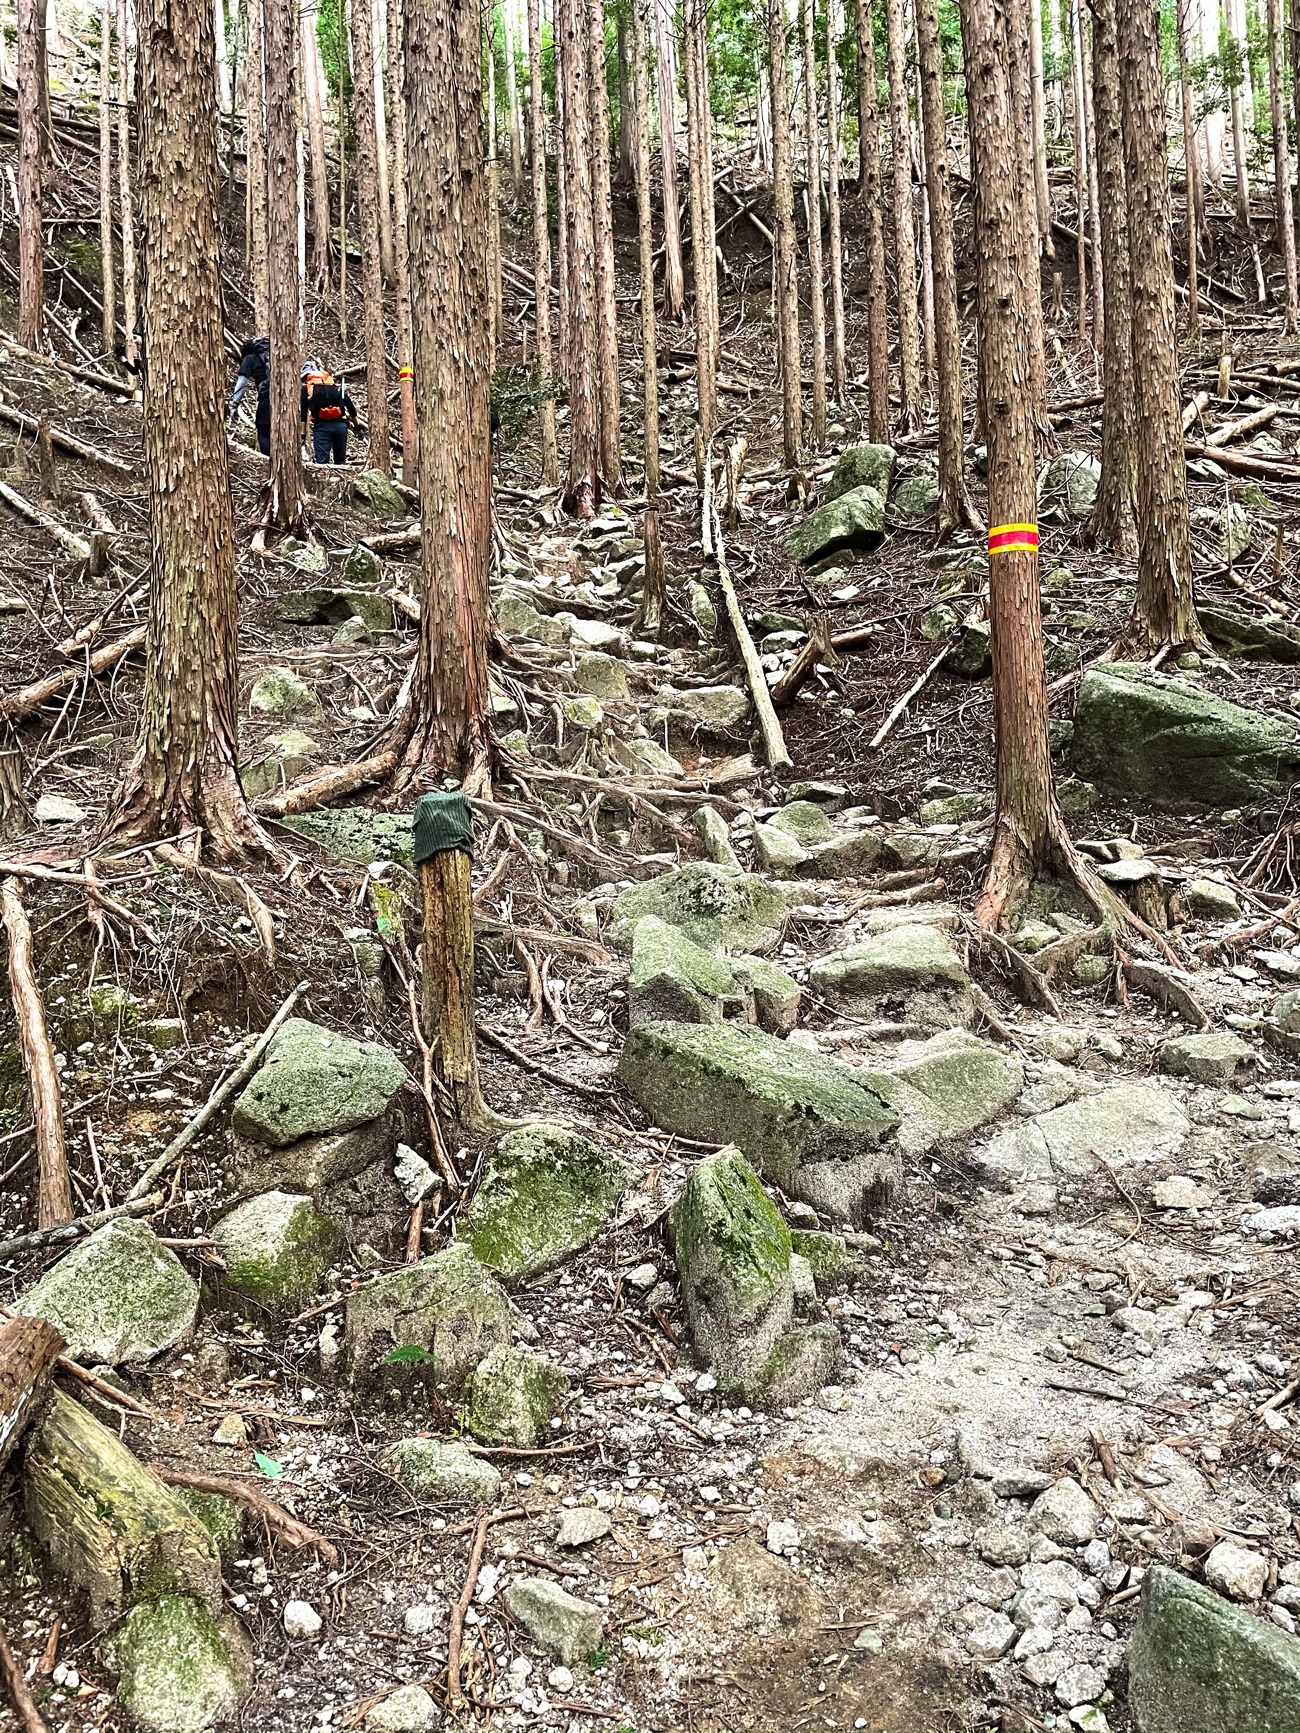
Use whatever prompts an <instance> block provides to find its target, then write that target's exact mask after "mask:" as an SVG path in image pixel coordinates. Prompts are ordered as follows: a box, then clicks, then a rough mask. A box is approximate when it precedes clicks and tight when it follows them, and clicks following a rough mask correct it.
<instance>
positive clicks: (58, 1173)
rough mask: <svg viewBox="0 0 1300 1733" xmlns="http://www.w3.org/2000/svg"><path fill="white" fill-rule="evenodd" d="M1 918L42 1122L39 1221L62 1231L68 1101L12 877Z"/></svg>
mask: <svg viewBox="0 0 1300 1733" xmlns="http://www.w3.org/2000/svg"><path fill="white" fill-rule="evenodd" d="M0 917H3V920H4V928H5V932H6V933H7V934H8V935H9V992H10V994H11V996H12V998H13V1002H14V1019H15V1021H16V1022H17V1025H18V1045H19V1048H20V1049H21V1051H22V1056H23V1068H24V1069H25V1071H26V1072H27V1085H28V1088H29V1089H30V1091H31V1097H32V1118H33V1119H34V1120H35V1121H36V1133H35V1135H36V1169H37V1176H38V1177H37V1182H36V1222H37V1226H38V1227H43V1228H52V1227H58V1226H59V1225H60V1224H61V1223H63V1222H69V1221H71V1220H72V1186H71V1184H70V1182H69V1179H68V1157H67V1151H66V1149H65V1148H64V1143H63V1097H62V1096H61V1094H60V1092H59V1073H58V1070H57V1069H56V1067H55V1064H54V1049H53V1048H52V1047H51V1046H50V1034H49V1030H48V1028H47V1027H46V1023H45V1001H44V1000H43V999H42V998H41V990H40V988H39V986H38V985H37V983H36V972H35V969H34V967H33V964H32V929H31V924H30V922H29V921H28V919H27V911H26V910H25V909H24V908H23V898H22V891H21V890H20V888H19V884H18V880H17V879H15V878H7V879H5V880H4V882H3V884H2V885H0Z"/></svg>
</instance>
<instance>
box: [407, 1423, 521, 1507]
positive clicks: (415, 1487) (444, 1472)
mask: <svg viewBox="0 0 1300 1733" xmlns="http://www.w3.org/2000/svg"><path fill="white" fill-rule="evenodd" d="M384 1460H385V1463H386V1465H387V1467H388V1469H389V1472H390V1473H391V1474H393V1475H394V1476H395V1477H396V1478H397V1479H398V1480H399V1481H401V1483H402V1485H403V1486H404V1487H405V1488H406V1490H407V1491H408V1492H409V1493H412V1494H413V1495H414V1496H415V1497H416V1498H428V1499H433V1500H434V1501H435V1502H443V1503H447V1504H491V1503H492V1500H493V1499H494V1498H495V1497H496V1496H497V1494H498V1492H500V1490H501V1476H500V1474H498V1472H497V1471H496V1469H495V1468H493V1466H492V1464H491V1463H490V1462H487V1461H485V1460H484V1459H483V1457H481V1456H474V1455H473V1454H472V1453H471V1452H470V1451H468V1450H467V1449H466V1448H465V1446H464V1445H463V1444H446V1443H444V1442H443V1441H442V1440H441V1439H440V1438H399V1439H398V1441H397V1443H396V1444H394V1445H392V1446H391V1447H390V1449H389V1450H388V1452H387V1454H386V1456H385V1458H384Z"/></svg>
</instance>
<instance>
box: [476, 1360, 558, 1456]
mask: <svg viewBox="0 0 1300 1733" xmlns="http://www.w3.org/2000/svg"><path fill="white" fill-rule="evenodd" d="M568 1388H569V1380H568V1379H567V1378H566V1377H565V1375H564V1373H563V1372H562V1371H561V1370H560V1368H559V1367H558V1366H556V1365H555V1364H554V1363H553V1362H552V1361H550V1360H547V1359H545V1358H544V1357H543V1356H542V1355H541V1354H535V1353H534V1352H533V1350H532V1349H531V1348H504V1347H503V1348H494V1349H493V1350H492V1352H491V1353H490V1354H488V1355H487V1356H486V1357H485V1358H484V1359H483V1360H481V1361H480V1362H479V1364H478V1366H477V1367H476V1368H475V1370H474V1373H473V1376H472V1377H471V1379H470V1382H469V1388H468V1391H467V1396H468V1401H467V1404H466V1408H465V1424H466V1425H467V1426H468V1427H469V1429H470V1431H471V1432H472V1433H473V1434H474V1436H475V1438H478V1439H481V1440H482V1442H483V1443H484V1444H507V1445H513V1446H515V1447H516V1448H517V1449H521V1450H527V1449H530V1448H531V1447H532V1446H533V1445H535V1444H536V1443H537V1441H538V1439H539V1438H540V1437H541V1436H542V1434H543V1433H544V1432H545V1431H546V1429H547V1428H548V1427H549V1426H550V1423H551V1421H552V1420H553V1419H554V1418H555V1416H556V1414H557V1413H558V1412H559V1408H560V1404H561V1403H562V1402H563V1401H564V1398H565V1396H566V1394H567V1393H568Z"/></svg>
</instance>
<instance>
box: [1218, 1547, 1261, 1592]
mask: <svg viewBox="0 0 1300 1733" xmlns="http://www.w3.org/2000/svg"><path fill="white" fill-rule="evenodd" d="M1205 1580H1206V1582H1207V1583H1209V1585H1210V1587H1211V1588H1212V1589H1218V1591H1219V1593H1220V1594H1222V1595H1229V1596H1230V1597H1231V1598H1232V1599H1233V1600H1234V1601H1257V1600H1258V1599H1259V1597H1260V1596H1261V1595H1262V1594H1263V1592H1264V1584H1265V1583H1266V1582H1267V1581H1268V1560H1267V1558H1265V1556H1264V1554H1263V1553H1262V1552H1256V1551H1255V1549H1254V1547H1249V1546H1238V1545H1237V1544H1236V1542H1235V1541H1230V1540H1221V1541H1220V1542H1219V1544H1218V1545H1217V1546H1216V1547H1212V1548H1211V1549H1210V1552H1209V1554H1208V1556H1207V1557H1206V1560H1205Z"/></svg>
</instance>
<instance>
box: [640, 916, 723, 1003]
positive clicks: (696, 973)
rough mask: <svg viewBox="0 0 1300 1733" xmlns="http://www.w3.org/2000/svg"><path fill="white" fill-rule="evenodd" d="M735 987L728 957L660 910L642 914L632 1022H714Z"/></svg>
mask: <svg viewBox="0 0 1300 1733" xmlns="http://www.w3.org/2000/svg"><path fill="white" fill-rule="evenodd" d="M735 990H736V977H735V974H734V972H733V970H732V967H731V964H730V963H729V962H728V961H727V960H726V958H724V957H721V956H719V955H717V953H715V952H713V951H706V950H704V949H703V948H702V947H701V946H699V945H697V944H694V943H693V942H692V941H691V940H690V939H688V938H687V937H686V934H685V933H684V932H682V931H681V929H680V928H679V927H671V926H669V924H668V922H667V921H664V920H661V919H660V918H659V916H658V915H643V916H642V917H641V919H640V920H639V921H638V922H637V924H636V929H635V931H634V932H633V934H632V966H631V969H630V970H629V971H628V1016H629V1020H630V1021H631V1023H632V1024H633V1025H635V1024H637V1023H653V1022H655V1021H656V1020H658V1019H661V1018H665V1017H666V1018H670V1019H672V1020H673V1021H674V1022H679V1023H712V1022H716V1021H717V1019H718V1017H719V1016H720V1015H721V1002H722V1000H723V999H724V998H725V997H726V996H728V995H729V994H734V992H735Z"/></svg>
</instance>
